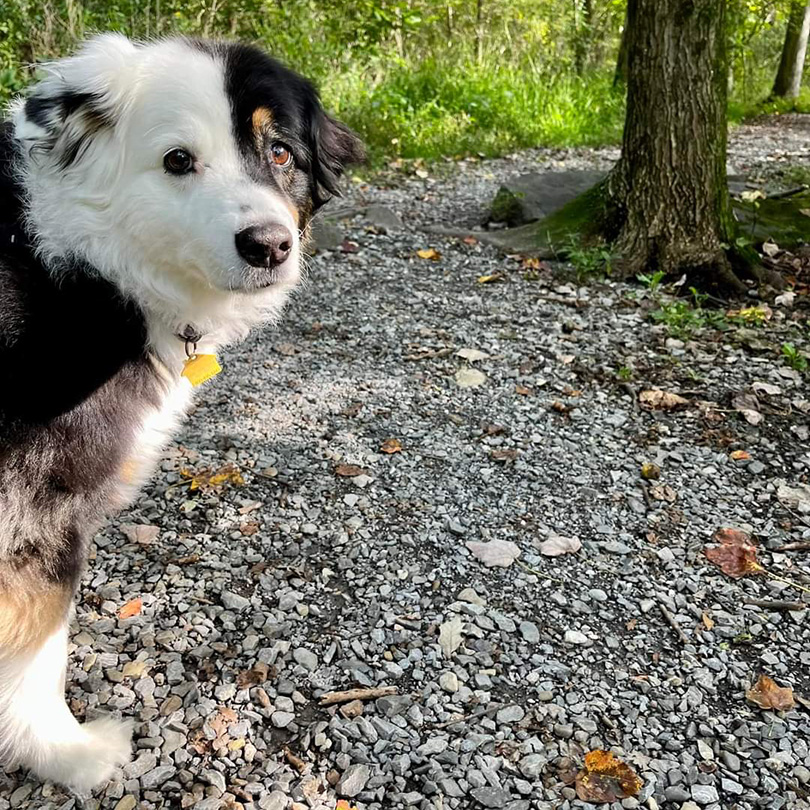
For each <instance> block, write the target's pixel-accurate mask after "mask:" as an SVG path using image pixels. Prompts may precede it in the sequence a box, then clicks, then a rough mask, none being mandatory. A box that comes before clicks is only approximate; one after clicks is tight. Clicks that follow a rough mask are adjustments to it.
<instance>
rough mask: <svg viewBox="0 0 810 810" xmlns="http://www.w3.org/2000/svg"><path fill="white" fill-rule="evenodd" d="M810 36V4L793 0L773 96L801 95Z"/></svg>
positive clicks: (792, 96) (803, 0)
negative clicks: (809, 36) (809, 37)
mask: <svg viewBox="0 0 810 810" xmlns="http://www.w3.org/2000/svg"><path fill="white" fill-rule="evenodd" d="M809 34H810V2H807V1H806V0H793V3H791V6H790V17H789V18H788V24H787V30H786V31H785V43H784V45H783V46H782V58H781V59H780V60H779V69H778V70H777V72H776V80H775V81H774V83H773V91H772V92H771V96H777V97H779V98H796V97H797V96H798V95H799V91H800V90H801V86H802V73H803V72H804V57H805V54H806V53H807V38H808V35H809Z"/></svg>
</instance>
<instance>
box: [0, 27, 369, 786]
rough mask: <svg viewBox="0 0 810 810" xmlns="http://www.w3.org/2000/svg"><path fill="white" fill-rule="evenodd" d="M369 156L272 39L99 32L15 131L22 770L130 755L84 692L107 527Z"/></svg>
mask: <svg viewBox="0 0 810 810" xmlns="http://www.w3.org/2000/svg"><path fill="white" fill-rule="evenodd" d="M363 158H364V154H363V147H362V144H361V142H360V140H359V139H358V137H357V135H355V134H354V133H353V132H352V131H351V130H350V129H349V128H348V127H346V126H345V125H344V124H342V123H340V122H338V121H337V120H335V119H334V118H333V117H331V116H330V115H329V114H327V113H326V112H325V111H324V109H323V107H322V106H321V103H320V101H319V98H318V95H317V93H316V91H315V90H314V88H313V86H312V85H311V84H310V83H309V82H308V81H307V80H305V79H303V78H302V77H300V76H299V75H298V74H296V73H294V72H293V71H291V70H289V69H287V68H286V67H284V66H283V65H281V64H280V63H278V62H276V61H274V60H273V59H271V58H270V57H268V56H267V55H265V54H264V53H263V52H262V51H261V50H259V49H257V48H254V47H252V46H247V45H241V44H235V43H224V42H211V41H201V40H191V39H181V38H170V39H163V40H160V41H154V42H146V43H135V42H132V41H130V40H129V39H127V38H126V37H124V36H122V35H118V34H105V35H101V36H98V37H96V38H93V39H91V40H89V41H87V42H86V43H85V44H84V45H83V46H82V47H81V48H80V49H79V50H78V52H77V53H76V54H75V55H73V56H71V57H68V58H65V59H63V60H60V61H57V62H54V63H52V64H51V65H49V66H46V74H45V76H44V78H42V80H41V81H39V82H38V83H37V84H35V85H34V86H33V88H32V90H31V92H30V93H28V95H27V96H26V97H25V98H23V99H19V100H17V101H15V102H12V105H11V107H10V115H9V120H8V121H7V122H6V123H4V124H3V129H2V134H1V135H0V204H1V207H0V762H1V763H2V764H3V765H5V766H13V765H23V766H25V767H27V768H29V769H30V770H31V771H32V772H34V773H35V774H36V775H37V776H39V777H40V778H41V779H44V780H51V781H54V782H58V783H61V784H63V785H65V786H67V787H68V788H70V789H72V790H74V791H75V792H77V793H79V794H86V793H88V792H90V791H92V790H93V789H94V788H95V787H97V786H99V785H101V784H103V783H104V782H106V781H108V780H109V779H110V778H112V777H113V775H114V774H115V771H116V769H117V768H118V767H119V766H121V765H122V764H124V763H125V762H126V761H127V760H128V759H129V758H130V747H131V742H130V737H131V730H130V728H129V727H128V726H127V724H125V723H123V722H121V721H120V720H116V719H114V718H112V717H109V718H107V717H105V718H102V719H96V720H93V721H91V722H87V723H84V724H80V723H79V722H78V721H77V720H76V718H75V717H74V716H73V715H72V714H71V712H70V710H69V708H68V706H67V704H66V703H65V699H64V689H65V674H66V662H67V638H68V623H69V619H70V614H71V610H72V603H73V597H74V594H75V591H76V589H77V585H78V582H79V579H80V577H81V575H82V571H83V569H84V566H85V564H86V560H87V556H88V544H89V542H90V539H91V537H92V535H93V533H94V532H95V531H96V530H97V529H98V528H99V527H100V526H101V525H102V523H103V520H104V518H105V517H106V516H108V515H109V514H111V513H113V512H115V511H116V510H118V509H120V508H122V507H123V506H125V505H126V504H127V503H129V502H130V501H131V500H132V499H133V498H134V496H135V494H136V493H137V491H138V488H139V486H140V485H141V484H143V483H144V482H145V481H146V479H147V478H148V477H149V475H150V473H151V471H152V469H153V467H154V466H155V464H156V462H157V460H158V458H159V455H160V452H161V449H162V448H163V447H164V445H165V444H166V442H167V441H168V440H169V438H170V437H171V435H172V432H173V431H174V430H175V428H176V426H177V424H178V421H179V420H180V419H181V417H182V415H183V413H184V411H185V410H186V409H187V408H188V406H189V404H190V402H191V399H192V393H193V389H194V386H195V385H196V384H199V383H201V382H203V381H204V380H205V379H206V378H208V377H210V376H211V375H212V374H213V373H215V372H216V371H217V370H218V364H217V361H216V359H215V354H216V351H217V349H218V348H219V347H221V346H224V345H226V344H229V343H232V342H234V341H237V340H239V339H241V338H243V337H244V336H245V335H246V334H247V332H248V331H249V329H250V328H251V327H252V326H255V325H258V324H260V323H264V322H268V321H273V320H275V319H277V318H278V317H279V315H280V312H281V310H282V308H283V305H284V303H285V300H286V299H287V297H288V295H289V293H290V291H291V290H292V289H293V288H294V287H295V286H296V284H297V283H298V281H299V279H300V276H301V272H302V271H301V266H302V264H301V262H302V252H303V251H304V248H305V245H306V242H307V239H308V235H309V232H310V223H311V220H312V216H313V214H315V212H316V211H317V210H318V209H319V208H320V207H321V206H322V205H323V204H324V203H326V202H327V201H328V200H329V199H330V198H331V197H333V196H335V195H338V194H339V180H340V178H341V175H342V174H343V172H344V169H345V168H346V167H347V166H349V165H351V164H355V163H359V162H362V160H363Z"/></svg>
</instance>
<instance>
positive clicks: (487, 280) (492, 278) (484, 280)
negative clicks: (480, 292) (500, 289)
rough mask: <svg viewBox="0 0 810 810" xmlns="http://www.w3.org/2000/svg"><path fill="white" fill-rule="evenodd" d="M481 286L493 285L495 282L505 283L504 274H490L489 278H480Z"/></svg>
mask: <svg viewBox="0 0 810 810" xmlns="http://www.w3.org/2000/svg"><path fill="white" fill-rule="evenodd" d="M477 281H478V283H479V284H492V283H493V282H495V281H503V273H490V274H489V275H487V276H478V279H477Z"/></svg>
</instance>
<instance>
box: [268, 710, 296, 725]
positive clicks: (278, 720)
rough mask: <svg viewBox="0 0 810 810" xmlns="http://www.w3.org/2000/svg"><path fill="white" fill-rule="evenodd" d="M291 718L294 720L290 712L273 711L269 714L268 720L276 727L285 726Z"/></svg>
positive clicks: (290, 721)
mask: <svg viewBox="0 0 810 810" xmlns="http://www.w3.org/2000/svg"><path fill="white" fill-rule="evenodd" d="M293 720H295V715H294V714H293V713H292V712H273V714H271V715H270V722H271V723H272V724H273V725H274V726H275V727H276V728H287V726H289V725H290V723H292V721H293Z"/></svg>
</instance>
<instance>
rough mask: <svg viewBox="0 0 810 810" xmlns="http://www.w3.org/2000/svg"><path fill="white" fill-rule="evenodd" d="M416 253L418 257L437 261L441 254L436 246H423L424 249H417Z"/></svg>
mask: <svg viewBox="0 0 810 810" xmlns="http://www.w3.org/2000/svg"><path fill="white" fill-rule="evenodd" d="M416 255H417V256H418V257H419V258H420V259H430V261H432V262H437V261H439V259H441V257H442V254H441V253H439V251H438V250H436V248H425V249H424V250H417V251H416Z"/></svg>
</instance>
